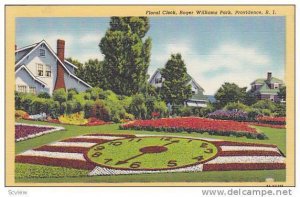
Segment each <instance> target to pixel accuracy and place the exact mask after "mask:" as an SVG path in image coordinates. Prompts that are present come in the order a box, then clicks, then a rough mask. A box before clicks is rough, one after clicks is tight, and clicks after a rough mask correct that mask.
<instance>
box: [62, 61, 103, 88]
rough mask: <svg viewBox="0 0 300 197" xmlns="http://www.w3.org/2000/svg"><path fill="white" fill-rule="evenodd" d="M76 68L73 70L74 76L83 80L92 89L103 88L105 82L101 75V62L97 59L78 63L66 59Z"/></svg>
mask: <svg viewBox="0 0 300 197" xmlns="http://www.w3.org/2000/svg"><path fill="white" fill-rule="evenodd" d="M67 60H68V61H69V62H71V63H72V64H74V65H76V66H77V67H78V68H77V69H76V70H75V75H76V76H78V77H79V78H80V79H82V80H84V81H85V82H87V83H88V84H90V85H91V86H93V87H101V88H103V87H105V84H106V80H105V78H104V74H103V69H102V68H103V62H102V61H99V60H98V59H89V60H88V61H87V62H85V63H84V65H83V64H82V63H80V62H79V61H77V60H74V59H72V58H69V59H67Z"/></svg>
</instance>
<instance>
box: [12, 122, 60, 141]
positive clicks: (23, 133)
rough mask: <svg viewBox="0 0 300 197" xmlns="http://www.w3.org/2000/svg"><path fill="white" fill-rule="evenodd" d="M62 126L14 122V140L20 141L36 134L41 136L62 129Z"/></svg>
mask: <svg viewBox="0 0 300 197" xmlns="http://www.w3.org/2000/svg"><path fill="white" fill-rule="evenodd" d="M63 129H64V128H63V127H52V126H44V125H43V126H40V125H30V124H20V123H17V124H15V140H16V141H17V142H18V141H22V140H26V139H30V138H34V137H37V136H41V135H44V134H47V133H51V132H54V131H59V130H63Z"/></svg>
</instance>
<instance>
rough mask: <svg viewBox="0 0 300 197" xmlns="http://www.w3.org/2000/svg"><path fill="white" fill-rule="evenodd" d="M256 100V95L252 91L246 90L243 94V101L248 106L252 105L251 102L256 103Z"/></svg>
mask: <svg viewBox="0 0 300 197" xmlns="http://www.w3.org/2000/svg"><path fill="white" fill-rule="evenodd" d="M256 102H257V97H256V95H255V94H254V93H253V92H251V91H248V92H247V93H246V95H245V98H244V100H243V103H244V104H245V105H248V106H250V105H253V104H254V103H256Z"/></svg>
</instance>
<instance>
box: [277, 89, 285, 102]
mask: <svg viewBox="0 0 300 197" xmlns="http://www.w3.org/2000/svg"><path fill="white" fill-rule="evenodd" d="M277 95H278V97H279V98H280V99H282V100H284V101H285V100H286V87H285V86H282V87H280V88H279V92H278V93H277Z"/></svg>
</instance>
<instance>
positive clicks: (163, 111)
mask: <svg viewBox="0 0 300 197" xmlns="http://www.w3.org/2000/svg"><path fill="white" fill-rule="evenodd" d="M154 111H155V112H158V113H159V114H160V117H165V116H166V115H167V113H168V107H167V105H166V103H165V102H164V101H160V100H155V101H154Z"/></svg>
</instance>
